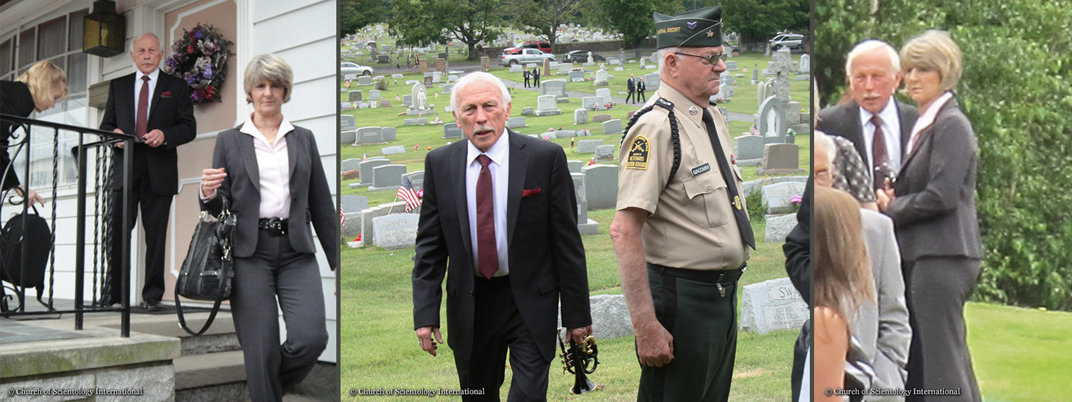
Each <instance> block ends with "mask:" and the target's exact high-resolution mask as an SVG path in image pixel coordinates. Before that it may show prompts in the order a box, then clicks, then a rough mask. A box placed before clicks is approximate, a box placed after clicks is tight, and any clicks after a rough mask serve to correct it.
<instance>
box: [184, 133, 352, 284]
mask: <svg viewBox="0 0 1072 402" xmlns="http://www.w3.org/2000/svg"><path fill="white" fill-rule="evenodd" d="M239 127H241V126H239ZM280 135H282V133H280ZM286 139H287V155H288V158H289V159H290V218H289V219H290V221H289V227H288V229H287V232H288V236H287V237H288V238H289V239H290V245H291V247H294V250H296V251H298V252H301V253H310V254H313V253H316V246H315V245H313V232H312V230H311V229H310V228H309V223H310V222H311V223H312V224H313V227H314V228H316V234H317V235H319V237H320V245H321V246H322V247H323V248H324V253H325V254H327V259H328V265H330V267H331V269H332V270H335V268H336V267H338V266H339V244H338V241H339V226H338V225H339V218H338V215H337V214H336V212H335V206H334V204H333V203H332V202H331V200H332V196H331V190H330V189H328V181H327V176H325V174H324V166H323V164H321V163H320V151H318V150H317V147H316V139H315V138H314V137H313V133H312V132H311V131H309V130H307V129H304V128H301V127H297V126H295V127H294V131H291V132H290V133H287V136H286ZM212 167H214V168H221V167H222V168H224V169H225V171H226V172H227V178H225V179H224V180H223V184H222V185H221V186H220V188H219V189H218V190H217V191H219V193H220V194H222V195H224V196H226V197H227V199H228V200H229V201H230V202H231V213H233V214H234V215H235V217H236V218H238V228H237V233H235V246H234V255H235V256H236V257H249V256H251V255H253V252H254V251H256V250H257V219H258V218H260V205H261V192H260V168H259V167H258V166H257V155H256V151H255V150H254V148H253V137H252V136H251V135H249V134H246V133H243V132H240V131H238V128H233V129H230V130H227V131H224V132H221V133H220V135H219V136H218V137H216V149H215V151H213V153H212ZM221 207H222V203H221V201H220V197H216V198H213V199H212V200H209V201H208V202H202V204H201V209H204V210H208V211H210V212H212V213H213V214H217V213H219V211H220V209H221Z"/></svg>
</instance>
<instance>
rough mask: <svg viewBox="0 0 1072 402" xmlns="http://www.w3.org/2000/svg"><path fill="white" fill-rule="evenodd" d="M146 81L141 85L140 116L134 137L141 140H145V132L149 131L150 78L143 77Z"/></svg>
mask: <svg viewBox="0 0 1072 402" xmlns="http://www.w3.org/2000/svg"><path fill="white" fill-rule="evenodd" d="M141 80H142V81H144V82H142V84H141V93H139V94H138V114H137V120H135V121H134V124H135V126H134V135H136V136H137V137H138V138H139V139H142V138H145V132H146V131H148V130H149V117H148V115H149V76H148V75H143V76H141Z"/></svg>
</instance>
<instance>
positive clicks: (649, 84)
mask: <svg viewBox="0 0 1072 402" xmlns="http://www.w3.org/2000/svg"><path fill="white" fill-rule="evenodd" d="M658 89H659V73H651V74H647V75H645V76H644V92H645V93H647V94H654V93H655V91H656V90H658ZM651 96H655V95H651Z"/></svg>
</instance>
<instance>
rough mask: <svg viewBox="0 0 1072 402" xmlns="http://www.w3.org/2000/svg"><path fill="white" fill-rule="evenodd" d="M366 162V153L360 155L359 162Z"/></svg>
mask: <svg viewBox="0 0 1072 402" xmlns="http://www.w3.org/2000/svg"><path fill="white" fill-rule="evenodd" d="M367 160H368V152H365V153H363V154H361V161H362V162H364V161H367Z"/></svg>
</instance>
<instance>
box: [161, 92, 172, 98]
mask: <svg viewBox="0 0 1072 402" xmlns="http://www.w3.org/2000/svg"><path fill="white" fill-rule="evenodd" d="M160 97H161V98H170V97H171V91H164V92H163V93H161V94H160Z"/></svg>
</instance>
